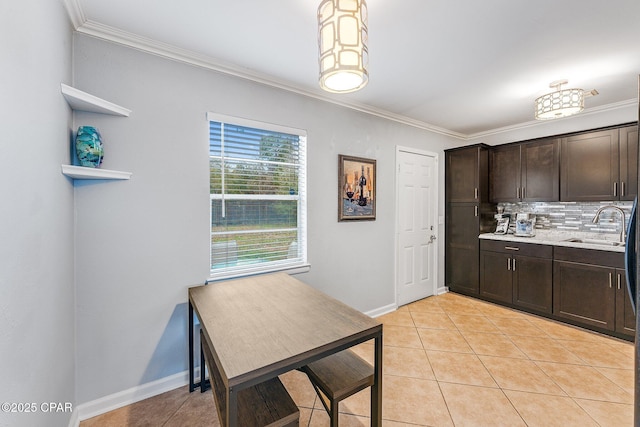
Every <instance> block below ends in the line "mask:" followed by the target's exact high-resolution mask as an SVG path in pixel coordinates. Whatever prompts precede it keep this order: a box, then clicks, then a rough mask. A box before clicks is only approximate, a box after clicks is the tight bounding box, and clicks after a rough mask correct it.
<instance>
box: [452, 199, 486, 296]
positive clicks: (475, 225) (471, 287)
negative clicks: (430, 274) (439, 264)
mask: <svg viewBox="0 0 640 427" xmlns="http://www.w3.org/2000/svg"><path fill="white" fill-rule="evenodd" d="M479 227H480V218H479V213H478V205H477V204H473V203H451V204H449V205H448V209H447V236H446V248H447V251H446V260H445V263H446V268H447V269H446V277H447V286H449V288H450V289H451V290H452V291H457V292H460V293H464V294H470V295H478V283H479V279H480V276H479V269H478V267H479V257H480V242H479V239H478V230H479Z"/></svg>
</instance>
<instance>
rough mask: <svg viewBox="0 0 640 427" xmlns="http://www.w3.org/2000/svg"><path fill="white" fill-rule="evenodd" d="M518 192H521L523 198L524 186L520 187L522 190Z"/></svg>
mask: <svg viewBox="0 0 640 427" xmlns="http://www.w3.org/2000/svg"><path fill="white" fill-rule="evenodd" d="M520 194H522V198H523V199H524V187H522V191H521V192H520Z"/></svg>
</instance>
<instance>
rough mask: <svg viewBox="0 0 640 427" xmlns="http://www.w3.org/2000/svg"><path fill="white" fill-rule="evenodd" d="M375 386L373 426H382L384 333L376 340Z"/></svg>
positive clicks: (372, 409) (373, 390) (372, 414)
mask: <svg viewBox="0 0 640 427" xmlns="http://www.w3.org/2000/svg"><path fill="white" fill-rule="evenodd" d="M374 357H375V359H374V367H373V369H374V373H373V386H371V426H372V427H380V426H382V332H380V334H379V335H378V336H376V338H375V356H374Z"/></svg>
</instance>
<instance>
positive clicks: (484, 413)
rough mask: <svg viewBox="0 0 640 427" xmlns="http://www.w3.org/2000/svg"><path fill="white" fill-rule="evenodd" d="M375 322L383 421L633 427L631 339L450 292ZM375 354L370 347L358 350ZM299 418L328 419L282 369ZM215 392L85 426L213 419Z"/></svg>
mask: <svg viewBox="0 0 640 427" xmlns="http://www.w3.org/2000/svg"><path fill="white" fill-rule="evenodd" d="M379 320H381V321H382V322H383V323H384V332H383V334H384V339H383V342H384V351H383V358H384V362H383V363H384V364H383V367H384V379H383V412H382V415H383V419H384V421H383V426H385V427H401V426H545V427H549V426H563V427H568V426H580V427H583V426H612V427H613V426H615V427H620V426H631V425H632V424H633V393H634V391H633V375H634V370H633V365H634V360H633V357H634V349H633V345H632V344H631V343H628V342H625V341H621V340H617V339H614V338H610V337H606V336H603V335H600V334H596V333H593V332H589V331H586V330H582V329H580V328H574V327H571V326H567V325H564V324H561V323H557V322H553V321H550V320H547V319H544V318H541V317H537V316H533V315H529V314H526V313H522V312H519V311H516V310H510V309H507V308H504V307H500V306H498V305H494V304H490V303H487V302H484V301H480V300H476V299H473V298H468V297H465V296H461V295H458V294H454V293H448V294H444V295H440V296H434V297H430V298H426V299H423V300H420V301H417V302H415V303H412V304H409V305H407V306H404V307H401V308H400V309H398V310H397V311H395V312H393V313H390V314H387V315H385V316H382V317H380V318H379ZM355 350H356V351H357V352H358V354H360V355H361V356H362V357H363V358H365V359H367V360H369V361H370V362H372V361H373V344H372V343H365V344H362V345H360V346H358V347H357V348H356V349H355ZM281 379H282V381H283V383H284V384H285V386H286V387H287V389H288V390H289V392H290V394H291V395H292V397H293V399H294V400H295V402H296V403H297V405H298V406H299V407H300V425H301V426H309V427H321V426H328V425H329V417H328V416H327V414H326V412H325V411H324V409H323V408H322V405H321V404H320V402H319V401H318V399H317V397H316V394H315V392H314V390H313V387H312V386H311V384H310V383H309V381H308V379H307V377H306V376H305V375H304V374H302V373H300V372H297V371H293V372H289V373H287V374H284V375H283V376H282V377H281ZM214 405H215V403H214V401H213V395H212V393H211V392H210V391H209V392H207V393H204V394H202V393H200V392H194V393H191V394H190V393H189V392H188V389H187V387H181V388H179V389H176V390H173V391H170V392H167V393H164V394H161V395H159V396H155V397H152V398H150V399H146V400H143V401H140V402H137V403H134V404H132V405H130V406H127V407H124V408H120V409H117V410H114V411H112V412H109V413H106V414H103V415H100V416H97V417H94V418H91V419H89V420H86V421H83V422H81V423H80V427H92V426H219V422H218V420H217V415H216V410H215V406H214ZM340 411H341V414H340V425H341V426H342V427H354V426H368V425H369V390H368V389H367V390H364V391H362V392H360V393H358V394H356V395H354V396H352V397H350V398H348V399H346V400H344V401H343V402H342V403H341V406H340Z"/></svg>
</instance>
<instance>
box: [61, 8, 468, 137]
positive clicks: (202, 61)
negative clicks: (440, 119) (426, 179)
mask: <svg viewBox="0 0 640 427" xmlns="http://www.w3.org/2000/svg"><path fill="white" fill-rule="evenodd" d="M64 1H68V2H73V3H76V2H77V0H64ZM76 31H77V32H78V33H81V34H86V35H89V36H92V37H96V38H100V39H103V40H107V41H110V42H113V43H118V44H121V45H125V46H128V47H131V48H134V49H137V50H140V51H143V52H147V53H151V54H154V55H157V56H161V57H164V58H168V59H171V60H174V61H178V62H183V63H187V64H190V65H195V66H198V67H202V68H206V69H209V70H212V71H216V72H219V73H223V74H228V75H232V76H235V77H239V78H242V79H245V80H250V81H252V82H256V83H260V84H264V85H267V86H272V87H275V88H278V89H282V90H286V91H289V92H293V93H297V94H299V95H304V96H307V97H310V98H314V99H318V100H321V101H325V102H329V103H331V104H335V105H339V106H342V107H346V108H349V109H352V110H356V111H360V112H363V113H366V114H371V115H374V116H377V117H381V118H384V119H387V120H391V121H394V122H398V123H402V124H405V125H408V126H412V127H416V128H419V129H424V130H428V131H431V132H434V133H438V134H441V135H446V136H450V137H453V138H456V139H463V140H464V139H465V138H466V136H465V135H464V134H461V133H458V132H454V131H451V130H448V129H444V128H441V127H438V126H434V125H431V124H429V123H424V122H422V121H419V120H414V119H411V118H409V117H405V116H401V115H397V114H393V113H390V112H388V111H384V110H380V109H376V108H372V107H371V106H368V105H365V104H360V103H355V102H347V101H343V100H337V99H335V98H332V97H329V96H326V95H325V94H324V92H321V91H320V90H318V91H317V92H314V91H310V90H308V89H306V88H302V87H298V86H295V85H292V84H291V83H289V82H285V81H283V80H278V79H274V78H273V77H272V76H267V75H264V74H260V73H256V72H255V71H251V70H248V69H245V68H242V67H238V66H236V65H233V64H230V63H225V62H223V61H220V60H217V59H215V58H212V57H210V56H207V55H203V54H200V53H197V52H193V51H190V50H187V49H182V48H179V47H176V46H173V45H170V44H167V43H162V42H159V41H157V40H153V39H150V38H146V37H142V36H139V35H137V34H133V33H130V32H127V31H123V30H120V29H118V28H115V27H111V26H108V25H104V24H102V23H99V22H95V21H91V20H86V19H85V20H84V22H83V23H82V24H81V25H79V26H78V27H77V28H76Z"/></svg>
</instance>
